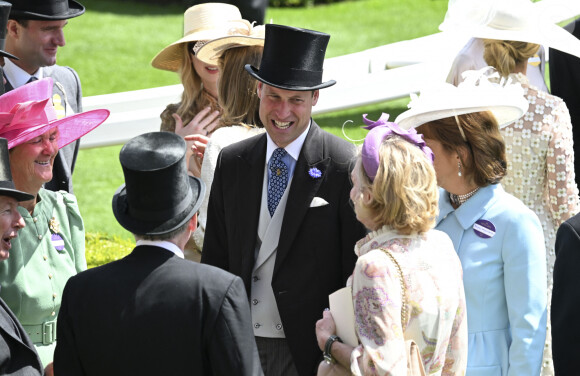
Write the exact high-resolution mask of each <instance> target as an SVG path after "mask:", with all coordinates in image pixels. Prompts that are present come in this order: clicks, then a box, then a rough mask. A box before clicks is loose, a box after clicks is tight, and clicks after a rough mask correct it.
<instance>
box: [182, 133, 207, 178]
mask: <svg viewBox="0 0 580 376" xmlns="http://www.w3.org/2000/svg"><path fill="white" fill-rule="evenodd" d="M184 138H185V141H186V142H187V150H186V152H185V155H186V158H187V163H188V165H187V169H188V170H189V171H190V172H191V173H192V174H193V176H196V177H200V176H201V165H202V164H203V156H204V154H205V148H206V147H207V143H208V142H209V137H206V136H202V135H200V134H193V135H190V136H185V137H184ZM192 157H193V158H192ZM191 160H193V164H191Z"/></svg>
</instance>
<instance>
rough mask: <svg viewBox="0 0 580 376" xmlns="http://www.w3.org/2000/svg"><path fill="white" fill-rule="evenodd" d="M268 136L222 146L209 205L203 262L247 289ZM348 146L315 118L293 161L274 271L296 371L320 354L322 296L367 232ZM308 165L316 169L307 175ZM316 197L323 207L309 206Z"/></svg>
mask: <svg viewBox="0 0 580 376" xmlns="http://www.w3.org/2000/svg"><path fill="white" fill-rule="evenodd" d="M266 141H267V140H266V135H265V134H262V135H258V136H255V137H252V138H249V139H247V140H244V141H241V142H239V143H236V144H233V145H230V146H228V147H226V148H224V149H223V150H222V152H221V153H220V155H219V157H218V162H217V166H216V171H215V174H214V181H213V184H212V189H211V196H210V201H209V205H208V215H207V227H206V234H205V240H204V246H203V253H202V262H203V263H207V264H210V265H215V266H218V267H220V268H222V269H225V270H228V271H230V272H231V273H234V274H236V275H239V276H240V277H242V279H243V280H244V283H245V286H246V291H247V292H248V294H250V293H251V289H252V270H253V267H254V262H255V249H256V242H257V233H258V230H257V228H258V220H259V215H260V204H261V197H262V187H263V179H264V167H265V158H266ZM354 155H355V153H354V147H353V145H351V144H349V143H347V142H346V141H344V140H341V139H340V138H338V137H336V136H333V135H331V134H329V133H327V132H325V131H323V130H321V129H320V127H318V125H316V123H314V121H313V122H312V124H311V126H310V130H309V133H308V135H307V136H306V139H305V141H304V144H303V146H302V150H301V151H300V155H299V157H298V160H297V162H296V167H295V170H294V175H293V178H292V182H291V185H290V188H289V189H290V191H289V196H288V201H287V204H286V210H285V212H284V217H283V221H282V229H281V232H280V240H279V242H278V249H277V253H276V260H275V264H274V271H273V276H272V289H273V292H274V296H275V300H276V304H277V306H278V311H279V313H280V317H281V319H282V324H283V327H284V332H285V335H286V339H287V341H288V345H289V347H290V351H291V353H292V357H293V360H294V363H295V365H296V368H297V370H298V373H299V374H300V375H304V376H306V375H312V374H315V373H316V367H317V366H318V362H319V361H320V360H321V351H320V349H319V348H318V345H317V342H316V336H315V330H314V329H315V324H316V321H317V320H318V319H320V318H321V317H322V311H323V310H324V308H326V307H328V295H329V294H330V293H332V292H334V291H336V290H338V289H340V288H342V287H344V286H345V283H346V280H347V279H348V277H349V276H350V274H351V273H352V271H353V268H354V264H355V262H356V256H355V254H354V244H355V243H356V241H357V240H359V239H361V238H362V237H364V235H365V234H366V231H365V229H364V227H363V226H362V225H361V224H360V223H359V222H358V221H357V220H356V217H355V215H354V211H353V209H352V207H351V206H350V204H349V193H350V189H351V184H350V180H349V174H350V165H351V162H352V161H353V157H354ZM311 168H317V169H318V170H320V172H321V173H322V175H321V176H320V177H312V176H310V174H309V170H310V169H311ZM314 197H320V198H322V199H324V200H326V201H327V202H328V205H323V206H318V207H310V204H311V202H312V199H313V198H314Z"/></svg>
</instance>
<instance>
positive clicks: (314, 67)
mask: <svg viewBox="0 0 580 376" xmlns="http://www.w3.org/2000/svg"><path fill="white" fill-rule="evenodd" d="M329 39H330V35H328V34H325V33H321V32H319V31H312V30H306V29H299V28H297V27H290V26H283V25H274V24H267V25H266V39H265V41H264V52H263V54H262V62H261V63H260V69H257V68H255V67H253V66H251V65H250V64H246V66H245V68H246V70H247V71H248V73H250V74H251V75H252V76H253V77H255V78H256V79H258V80H260V81H262V82H263V83H265V84H267V85H270V86H274V87H277V88H280V89H286V90H297V91H305V90H317V89H323V88H325V87H329V86H332V85H334V84H335V83H336V81H334V80H330V81H327V82H322V65H323V63H324V54H325V52H326V46H327V45H328V40H329Z"/></svg>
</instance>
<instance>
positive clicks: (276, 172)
mask: <svg viewBox="0 0 580 376" xmlns="http://www.w3.org/2000/svg"><path fill="white" fill-rule="evenodd" d="M286 154H287V152H286V150H284V149H282V148H278V149H276V150H274V153H273V154H272V157H271V158H270V162H269V163H268V164H269V166H268V168H269V169H270V172H271V174H270V181H269V182H268V211H269V212H270V216H271V217H273V216H274V212H275V211H276V207H277V206H278V203H279V202H280V199H281V198H282V195H283V194H284V191H285V190H286V185H288V166H286V163H284V161H282V158H283V157H284V156H285V155H286Z"/></svg>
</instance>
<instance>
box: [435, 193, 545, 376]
mask: <svg viewBox="0 0 580 376" xmlns="http://www.w3.org/2000/svg"><path fill="white" fill-rule="evenodd" d="M439 211H440V212H439V216H438V218H437V226H436V228H437V229H438V230H441V231H443V232H445V233H447V235H449V237H450V238H451V240H452V241H453V245H454V246H455V250H456V251H457V253H458V255H459V259H460V260H461V265H462V267H463V283H464V287H465V298H466V302H467V328H468V356H467V373H466V375H468V376H480V375H490V376H491V375H493V376H499V375H502V376H505V375H514V376H515V375H518V376H523V375H526V376H533V375H539V374H540V366H541V363H542V354H543V350H544V341H545V338H546V255H545V247H544V236H543V231H542V226H541V225H540V221H539V220H538V217H537V216H536V214H534V212H532V211H531V210H530V209H528V208H527V207H526V206H525V205H524V204H523V203H522V202H521V201H520V200H518V199H517V198H515V197H513V196H512V195H510V194H508V193H506V192H505V191H504V189H503V188H502V186H501V185H500V184H494V185H489V186H487V187H483V188H481V189H479V191H477V193H475V195H473V196H472V197H471V198H470V199H469V200H467V201H466V202H465V203H464V204H462V205H461V206H460V207H459V208H457V210H455V209H453V207H452V206H451V202H450V200H449V194H448V193H447V192H446V191H444V190H441V191H440V196H439ZM490 223H491V224H492V225H491V226H490ZM478 234H479V235H478ZM480 235H483V236H484V237H482V236H480ZM485 236H490V237H485Z"/></svg>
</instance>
